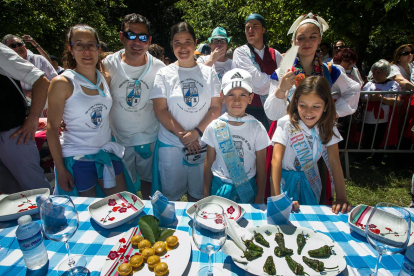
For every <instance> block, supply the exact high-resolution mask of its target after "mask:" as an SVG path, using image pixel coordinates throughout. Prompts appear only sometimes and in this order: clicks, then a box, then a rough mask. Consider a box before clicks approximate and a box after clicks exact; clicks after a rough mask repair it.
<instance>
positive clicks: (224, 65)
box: [197, 55, 233, 82]
mask: <svg viewBox="0 0 414 276" xmlns="http://www.w3.org/2000/svg"><path fill="white" fill-rule="evenodd" d="M209 57H210V55H208V56H200V57H199V58H198V59H197V62H198V63H202V64H204V63H206V61H207V60H208V59H209ZM232 62H233V61H232V60H231V59H229V58H228V59H227V60H226V61H225V62H221V61H216V62H214V64H213V66H212V68H213V69H214V70H215V71H216V72H217V76H218V78H219V80H220V82H221V79H222V78H223V76H224V74H225V73H226V72H227V71H230V70H231V64H232Z"/></svg>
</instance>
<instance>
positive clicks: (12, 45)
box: [9, 42, 24, 49]
mask: <svg viewBox="0 0 414 276" xmlns="http://www.w3.org/2000/svg"><path fill="white" fill-rule="evenodd" d="M23 45H24V43H22V42H18V43H12V44H10V45H9V47H10V48H12V49H15V48H17V47H19V48H20V47H22V46H23Z"/></svg>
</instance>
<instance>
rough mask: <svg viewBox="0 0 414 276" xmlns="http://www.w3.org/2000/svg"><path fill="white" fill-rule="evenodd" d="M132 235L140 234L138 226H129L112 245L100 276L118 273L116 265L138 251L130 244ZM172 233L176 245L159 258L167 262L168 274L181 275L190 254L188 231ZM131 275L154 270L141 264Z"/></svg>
mask: <svg viewBox="0 0 414 276" xmlns="http://www.w3.org/2000/svg"><path fill="white" fill-rule="evenodd" d="M134 235H141V231H140V230H139V227H133V228H131V229H130V230H129V231H128V232H127V233H126V234H125V235H124V236H123V237H122V238H121V239H119V241H118V242H117V243H116V244H115V246H114V247H112V249H111V251H110V252H109V254H108V256H107V258H106V261H105V264H104V266H103V268H102V271H101V275H102V276H116V275H118V273H117V267H118V266H119V265H121V264H122V263H124V262H127V261H128V259H129V258H130V257H131V256H133V255H134V254H136V253H139V249H138V248H134V247H133V246H132V244H131V238H132V237H133V236H134ZM173 235H174V236H176V237H177V238H178V242H179V244H178V246H177V247H175V248H174V249H172V250H169V251H166V252H164V254H163V255H160V258H161V262H165V263H167V265H168V269H169V270H170V272H169V275H182V274H183V273H184V271H185V269H186V268H187V265H188V263H189V259H190V256H191V238H190V235H189V234H188V232H184V231H181V230H175V232H174V234H173ZM133 275H139V276H141V275H142V276H154V271H151V270H150V269H149V268H148V265H147V264H143V265H142V266H141V267H140V269H139V270H138V271H134V273H133Z"/></svg>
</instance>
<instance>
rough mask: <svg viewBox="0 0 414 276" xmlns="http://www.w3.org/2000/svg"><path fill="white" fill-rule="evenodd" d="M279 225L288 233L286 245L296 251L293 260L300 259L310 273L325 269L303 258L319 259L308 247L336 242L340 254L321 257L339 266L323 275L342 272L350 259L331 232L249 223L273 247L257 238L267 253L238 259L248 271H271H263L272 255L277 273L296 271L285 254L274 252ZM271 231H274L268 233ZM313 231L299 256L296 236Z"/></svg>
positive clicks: (242, 267)
mask: <svg viewBox="0 0 414 276" xmlns="http://www.w3.org/2000/svg"><path fill="white" fill-rule="evenodd" d="M278 228H279V229H280V231H281V232H283V234H284V238H285V246H286V248H290V249H292V250H293V255H292V256H291V257H292V259H293V260H295V261H296V262H298V263H300V264H302V265H303V267H304V271H305V272H306V273H308V274H309V275H314V276H316V275H319V276H320V275H321V274H322V273H321V272H316V271H315V270H313V269H311V268H310V267H309V266H307V265H306V264H305V263H304V262H303V261H302V256H306V257H308V258H311V259H317V258H312V257H309V255H308V251H309V250H313V249H318V248H320V247H322V246H324V245H329V246H332V245H333V248H332V250H333V251H334V252H335V254H336V255H331V256H330V257H329V258H323V259H318V260H319V261H322V262H323V263H324V264H325V267H335V266H338V269H336V270H325V271H324V273H323V275H326V276H333V275H338V274H339V273H340V272H341V271H343V270H344V269H345V268H346V260H345V257H344V251H343V250H342V248H341V247H340V246H339V245H338V244H337V243H336V242H334V241H332V240H331V239H330V238H329V237H328V236H326V235H324V234H322V233H318V232H315V231H313V230H311V229H309V228H305V227H294V226H290V225H279V226H276V225H263V226H260V227H249V228H247V230H248V231H249V232H250V233H252V234H253V231H256V232H258V233H261V234H262V235H263V237H264V238H265V239H266V240H267V241H268V242H269V245H270V247H268V248H267V247H264V246H262V245H260V244H258V243H257V242H255V241H254V243H255V244H257V245H259V246H261V247H263V249H264V251H263V255H262V256H261V257H260V258H257V259H255V260H252V261H249V262H248V263H247V264H242V263H238V262H234V263H235V264H236V265H237V266H238V267H240V268H241V269H244V270H245V271H247V272H250V273H252V274H254V275H267V274H266V273H265V272H263V266H264V264H265V262H266V259H267V257H268V256H273V261H274V263H275V266H276V274H277V275H295V274H294V273H293V272H292V271H291V270H290V268H289V266H288V264H287V262H286V260H285V258H280V257H276V255H275V254H274V249H275V247H276V246H278V245H277V243H276V241H275V234H276V233H278ZM268 233H271V234H270V235H268ZM302 233H303V234H304V235H309V236H308V239H307V240H306V245H305V247H304V248H303V250H302V254H301V255H300V256H299V255H298V254H297V250H298V246H297V243H296V237H297V235H298V234H302ZM240 253H241V255H240V256H243V252H242V251H241V250H240Z"/></svg>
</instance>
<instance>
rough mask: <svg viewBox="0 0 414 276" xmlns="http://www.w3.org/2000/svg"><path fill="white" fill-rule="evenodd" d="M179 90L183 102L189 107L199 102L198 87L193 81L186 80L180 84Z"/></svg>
mask: <svg viewBox="0 0 414 276" xmlns="http://www.w3.org/2000/svg"><path fill="white" fill-rule="evenodd" d="M181 90H182V92H183V95H184V102H185V104H186V105H188V106H189V107H195V106H196V105H197V104H198V102H199V95H198V89H197V86H196V83H195V82H186V83H182V84H181Z"/></svg>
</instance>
